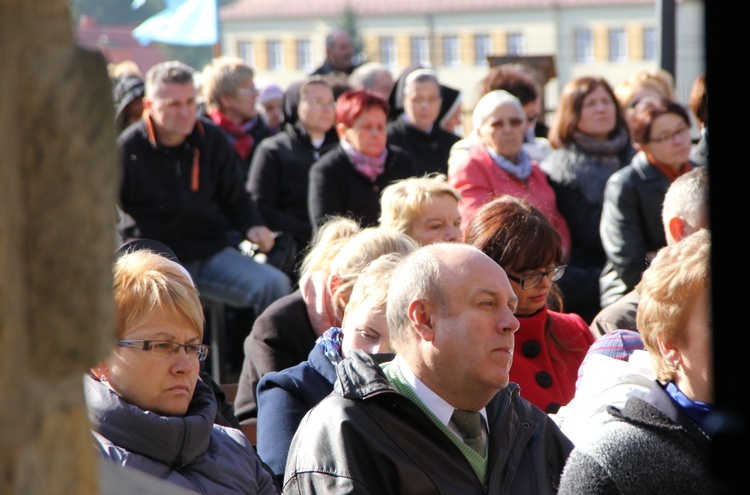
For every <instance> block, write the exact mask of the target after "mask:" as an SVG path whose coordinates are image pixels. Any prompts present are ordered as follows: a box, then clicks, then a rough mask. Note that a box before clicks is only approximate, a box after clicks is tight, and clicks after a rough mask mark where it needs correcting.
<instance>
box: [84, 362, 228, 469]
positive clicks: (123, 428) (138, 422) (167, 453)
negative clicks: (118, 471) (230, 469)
mask: <svg viewBox="0 0 750 495" xmlns="http://www.w3.org/2000/svg"><path fill="white" fill-rule="evenodd" d="M84 395H85V397H86V404H87V407H88V413H89V419H90V420H91V423H92V424H93V426H94V429H96V431H98V432H99V433H100V434H101V435H102V436H104V437H106V438H107V439H109V440H110V441H111V442H113V443H114V444H116V445H119V446H120V447H123V448H125V449H127V450H128V451H130V452H134V453H137V454H141V455H143V456H146V457H149V458H151V459H154V460H156V461H158V462H161V463H163V464H166V465H168V466H172V467H174V468H181V467H183V466H186V465H188V464H190V463H192V462H193V461H194V460H195V459H196V458H197V457H198V456H200V455H201V454H202V453H204V452H205V451H206V449H208V445H209V442H210V439H211V431H212V429H213V422H214V418H215V417H216V407H217V406H216V399H215V398H214V395H213V392H212V391H211V388H210V387H209V386H208V385H206V384H205V383H203V382H202V381H200V380H198V382H197V384H196V387H195V392H194V393H193V400H192V401H191V402H190V405H189V407H188V411H187V413H186V414H185V415H184V416H162V415H160V414H158V413H154V412H150V411H144V410H143V409H141V408H139V407H138V406H135V405H133V404H130V403H128V402H126V401H125V400H123V399H122V398H121V397H120V396H119V395H117V393H116V392H114V391H113V390H112V389H110V388H109V387H108V386H106V385H105V384H103V383H101V382H99V381H97V380H95V379H93V378H91V377H90V376H86V377H85V378H84Z"/></svg>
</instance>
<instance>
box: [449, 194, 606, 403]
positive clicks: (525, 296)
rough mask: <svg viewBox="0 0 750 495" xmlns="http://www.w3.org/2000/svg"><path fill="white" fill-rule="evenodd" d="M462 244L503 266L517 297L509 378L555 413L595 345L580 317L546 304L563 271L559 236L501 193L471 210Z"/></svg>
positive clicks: (524, 393)
mask: <svg viewBox="0 0 750 495" xmlns="http://www.w3.org/2000/svg"><path fill="white" fill-rule="evenodd" d="M464 242H466V243H467V244H470V245H472V246H474V247H476V248H478V249H480V250H481V251H482V252H484V253H485V254H486V255H487V256H489V257H490V258H492V259H493V260H495V262H496V263H497V264H498V265H500V266H501V267H502V268H503V270H505V273H506V274H507V275H508V279H509V280H510V284H511V286H512V287H513V292H515V294H516V296H517V297H518V306H517V309H516V313H515V314H516V318H518V321H519V323H520V327H519V329H518V331H517V332H516V334H515V337H516V343H515V349H514V351H513V366H512V367H511V370H510V380H511V381H512V382H516V383H518V384H519V385H520V386H521V395H522V396H523V397H524V398H525V399H527V400H529V401H531V402H532V403H533V404H534V405H536V406H537V407H539V408H540V409H541V410H542V411H545V412H547V413H556V412H557V411H558V409H560V407H561V406H564V405H566V404H567V403H568V402H570V400H571V399H573V396H574V395H575V383H576V379H577V377H578V368H579V366H580V365H581V362H583V358H584V357H586V352H587V351H588V349H589V347H590V346H591V344H593V343H594V335H593V334H592V333H591V330H590V329H589V326H588V325H587V324H586V322H585V321H583V319H582V318H581V317H580V316H578V315H577V314H573V313H558V312H556V311H552V310H551V309H549V308H548V307H547V301H548V300H550V299H554V298H555V297H556V295H557V293H556V290H555V284H554V282H555V281H556V280H559V279H560V277H561V276H562V275H563V273H564V272H565V265H563V264H562V247H561V241H560V235H559V234H558V233H557V230H555V228H554V227H553V226H552V224H550V222H549V221H548V220H547V219H546V218H545V216H544V215H543V214H542V213H541V212H540V211H539V210H538V209H537V208H535V207H534V206H533V205H532V204H531V203H529V202H528V201H525V200H523V199H520V198H515V197H512V196H507V195H506V196H502V197H500V198H498V199H495V200H493V201H491V202H489V203H487V204H485V205H484V206H483V207H482V208H480V209H479V210H478V211H477V212H476V214H475V215H474V216H473V217H472V219H471V221H470V222H469V225H468V226H467V227H466V234H465V236H464Z"/></svg>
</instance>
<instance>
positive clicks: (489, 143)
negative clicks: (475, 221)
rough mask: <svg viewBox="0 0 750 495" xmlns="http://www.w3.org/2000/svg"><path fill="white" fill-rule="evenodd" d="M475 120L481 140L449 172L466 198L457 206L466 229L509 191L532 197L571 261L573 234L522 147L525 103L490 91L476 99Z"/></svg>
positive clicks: (450, 177) (550, 191)
mask: <svg viewBox="0 0 750 495" xmlns="http://www.w3.org/2000/svg"><path fill="white" fill-rule="evenodd" d="M472 120H473V125H474V129H475V130H476V132H477V138H478V140H479V143H478V145H477V146H474V148H473V149H472V151H471V152H470V153H469V156H468V157H467V159H466V160H465V161H464V162H463V163H462V164H460V165H458V166H457V167H456V168H455V169H453V170H451V172H450V175H449V182H450V184H451V185H452V186H453V187H455V188H456V189H457V190H458V192H460V193H461V197H462V200H461V202H460V203H459V206H458V209H459V213H461V228H462V230H464V231H465V230H466V226H467V225H468V223H469V221H470V220H471V217H472V216H473V215H474V213H475V212H476V211H477V210H478V209H479V208H480V207H481V206H482V205H483V204H485V203H487V202H488V201H491V200H492V199H494V198H496V197H499V196H502V195H503V194H510V195H511V196H516V197H518V198H523V199H525V200H527V201H529V202H530V203H531V204H533V205H534V206H536V207H537V208H538V209H539V210H540V211H541V212H542V213H543V214H544V216H546V217H547V218H548V219H549V221H550V222H551V223H552V225H553V226H554V228H555V229H556V230H557V232H558V233H559V234H560V237H561V239H562V250H563V259H567V257H568V253H569V252H570V233H569V232H568V225H567V223H565V219H564V218H563V217H562V215H561V214H560V212H558V211H557V204H556V199H555V191H553V190H552V187H551V186H550V185H549V184H548V183H547V178H546V176H545V175H544V172H542V170H541V169H540V168H539V166H538V165H537V163H536V162H535V161H533V160H532V159H531V158H530V157H529V155H528V153H526V151H525V150H524V149H523V148H522V145H523V139H524V133H525V130H526V112H525V111H524V109H523V106H522V105H521V102H520V101H519V100H518V98H516V97H515V96H513V95H511V94H510V93H508V92H507V91H503V90H495V91H490V92H489V93H487V94H486V95H484V96H483V97H482V98H481V99H480V100H479V101H478V102H477V104H476V106H475V107H474V114H473V116H472Z"/></svg>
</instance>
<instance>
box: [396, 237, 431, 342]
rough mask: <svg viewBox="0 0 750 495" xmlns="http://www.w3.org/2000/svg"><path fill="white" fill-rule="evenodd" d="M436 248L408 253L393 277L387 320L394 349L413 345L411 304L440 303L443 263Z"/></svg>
mask: <svg viewBox="0 0 750 495" xmlns="http://www.w3.org/2000/svg"><path fill="white" fill-rule="evenodd" d="M431 247H432V246H428V247H425V248H420V249H417V250H416V251H413V252H411V253H410V254H408V255H407V256H406V257H405V258H404V259H403V260H401V262H400V263H399V264H398V266H396V268H395V269H394V271H393V274H392V275H391V283H390V285H389V287H388V302H387V304H386V310H385V314H386V320H387V321H388V331H389V333H390V340H391V343H392V345H393V348H394V349H396V351H397V352H399V351H400V349H401V348H403V347H402V346H404V345H405V344H407V343H408V342H409V335H410V331H409V329H410V328H411V322H410V320H409V304H411V301H413V300H414V299H420V300H422V301H425V302H433V303H436V304H440V303H441V300H442V292H441V290H440V272H441V267H440V265H441V262H440V260H439V259H438V258H437V256H436V255H435V253H436V251H435V250H434V249H431Z"/></svg>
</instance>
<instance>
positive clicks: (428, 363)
mask: <svg viewBox="0 0 750 495" xmlns="http://www.w3.org/2000/svg"><path fill="white" fill-rule="evenodd" d="M353 54H354V50H353V47H352V42H351V39H350V38H349V37H348V35H346V33H343V32H335V33H332V34H331V35H330V36H329V37H328V38H327V40H326V60H325V62H324V63H323V64H322V65H321V66H320V67H319V68H318V69H316V70H315V72H314V73H312V74H310V75H309V76H308V77H306V78H304V79H303V80H300V81H297V82H295V83H292V84H290V85H289V86H288V87H286V88H283V87H281V86H280V85H279V84H276V83H275V82H274V81H271V80H269V79H261V78H257V77H256V76H255V72H254V70H253V68H252V67H250V66H249V65H247V63H245V62H244V61H242V60H240V59H237V58H234V57H226V56H221V57H216V58H215V59H213V60H212V61H211V62H210V63H209V64H207V65H206V66H205V67H203V68H201V69H200V71H198V70H197V69H196V68H192V67H189V66H188V65H186V64H184V63H181V62H177V61H170V62H163V63H159V64H156V65H154V66H153V67H151V68H150V69H148V71H147V72H146V73H145V75H143V74H140V73H139V72H138V71H137V69H134V68H132V67H130V68H129V69H127V70H125V68H124V66H119V67H117V68H116V69H117V70H114V69H113V71H112V74H111V77H112V83H113V84H112V87H113V96H114V100H115V113H116V118H115V123H114V125H115V126H116V129H117V132H118V133H119V136H118V140H117V144H118V146H119V147H120V151H121V157H122V182H121V187H120V190H119V198H118V204H117V210H118V213H119V215H118V218H119V220H118V230H119V232H120V233H121V235H122V244H121V245H120V246H118V248H117V260H116V263H115V266H114V280H115V285H114V295H115V301H116V310H117V322H118V327H117V339H118V340H117V341H116V344H117V345H116V347H115V349H114V350H113V351H112V353H111V354H110V355H109V356H108V357H107V358H106V359H105V360H103V361H102V362H101V363H99V364H98V365H97V366H96V367H94V368H92V370H91V372H90V373H89V374H87V376H86V378H85V383H84V384H85V396H86V401H87V405H88V408H89V416H90V418H91V419H92V424H93V430H94V436H95V445H96V447H97V448H98V450H99V452H100V454H101V456H102V457H104V458H107V459H110V460H112V461H113V462H116V463H119V464H122V465H125V466H130V467H133V468H135V469H139V470H142V471H146V472H148V473H150V474H153V475H155V476H157V477H159V478H163V479H166V480H168V481H171V482H173V483H175V484H178V485H181V486H183V487H185V488H188V489H189V490H193V491H196V492H199V493H227V494H230V493H248V494H256V493H280V492H283V493H288V494H313V493H393V494H397V493H415V494H416V493H425V494H427V493H451V494H453V493H455V494H458V493H461V494H463V493H497V494H500V493H519V494H531V493H533V494H553V493H571V494H573V493H575V494H610V493H623V494H624V493H664V492H675V491H678V492H679V493H710V492H711V490H712V489H713V487H712V480H711V475H710V472H709V469H708V456H707V453H708V452H709V449H710V444H711V436H712V431H713V430H712V422H711V411H712V408H713V406H712V404H713V394H712V390H713V386H712V385H713V384H712V364H711V323H710V302H711V301H710V280H711V277H710V264H709V262H708V260H709V251H710V234H709V232H708V214H707V203H708V200H707V195H708V174H707V167H708V146H707V139H708V131H707V123H708V115H707V106H706V102H707V94H706V87H705V78H703V77H701V78H699V79H698V80H697V81H696V82H695V85H694V88H693V93H692V94H691V96H690V102H689V106H688V105H685V104H683V103H681V102H678V101H676V100H675V96H674V94H675V92H674V87H673V81H672V79H671V77H670V76H669V74H667V73H665V72H663V71H644V72H639V73H638V74H635V75H634V76H633V77H632V78H631V79H629V80H627V81H625V82H623V83H621V84H619V85H616V86H613V85H611V84H610V82H609V81H607V80H606V79H604V78H602V77H600V76H596V75H589V76H582V77H577V78H575V79H573V80H571V81H569V82H567V84H565V86H564V87H563V89H562V92H561V95H560V99H559V105H558V108H557V110H556V112H555V114H554V118H553V119H552V122H551V125H550V126H549V127H547V126H546V124H545V122H544V120H545V119H544V118H543V117H544V115H542V113H541V112H542V109H541V104H540V101H541V99H540V94H541V92H542V88H541V84H540V82H539V81H538V79H537V78H536V75H535V74H534V72H533V71H532V70H531V69H529V68H527V67H525V66H522V65H517V64H505V65H502V66H499V67H493V68H490V69H489V70H488V73H487V75H486V77H485V78H483V80H482V81H479V84H478V98H477V100H476V102H474V103H473V106H472V108H471V111H470V112H466V113H470V114H471V118H470V119H467V121H469V122H470V125H462V124H461V117H462V115H463V113H464V110H465V109H466V106H467V104H469V103H470V102H469V101H468V98H467V95H464V94H462V92H460V91H457V90H456V89H455V88H451V87H449V86H447V85H445V84H443V83H441V82H440V81H439V79H438V76H437V74H436V73H435V72H434V71H433V70H431V69H430V68H429V67H424V66H411V67H408V68H407V69H405V70H404V71H403V72H402V73H401V74H398V75H396V74H391V72H390V71H389V70H388V69H387V68H386V67H384V66H382V65H379V64H374V63H367V64H362V65H357V64H355V63H354V62H353ZM467 123H468V122H467ZM464 129H466V131H464ZM693 129H695V130H696V133H692V132H691V131H692V130H693ZM694 135H695V136H699V139H695V140H693V138H692V136H694ZM207 300H211V301H219V302H220V303H221V304H224V305H225V306H226V307H227V308H228V309H230V310H237V311H247V312H249V314H250V315H251V317H250V319H249V322H248V321H247V320H243V319H241V318H238V319H235V321H234V325H229V326H227V329H226V331H227V334H228V335H227V341H228V342H229V343H230V346H233V347H234V350H235V352H234V354H233V355H234V356H237V355H239V356H240V357H239V358H238V359H236V360H235V361H236V362H234V363H229V366H231V367H232V370H231V371H232V372H234V373H235V376H236V377H237V382H238V384H237V396H236V398H235V399H234V401H233V403H231V404H230V403H228V402H227V401H226V400H225V397H224V395H223V394H222V392H221V389H220V387H219V386H218V384H217V383H216V382H217V381H218V380H219V377H215V376H210V375H209V374H208V373H206V372H205V370H204V369H202V367H203V366H204V363H205V362H206V359H207V358H208V357H209V355H210V349H209V346H208V345H206V344H205V343H204V305H205V303H206V301H207ZM213 331H216V329H213ZM243 343H244V345H243ZM230 355H232V354H230ZM248 422H251V423H257V443H256V444H255V445H253V444H252V443H250V442H249V440H248V439H247V438H246V437H245V436H244V435H243V434H242V432H241V429H240V426H241V425H242V424H246V423H248ZM645 457H648V458H649V459H650V461H649V462H645V461H644V458H645ZM655 487H658V488H655Z"/></svg>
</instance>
